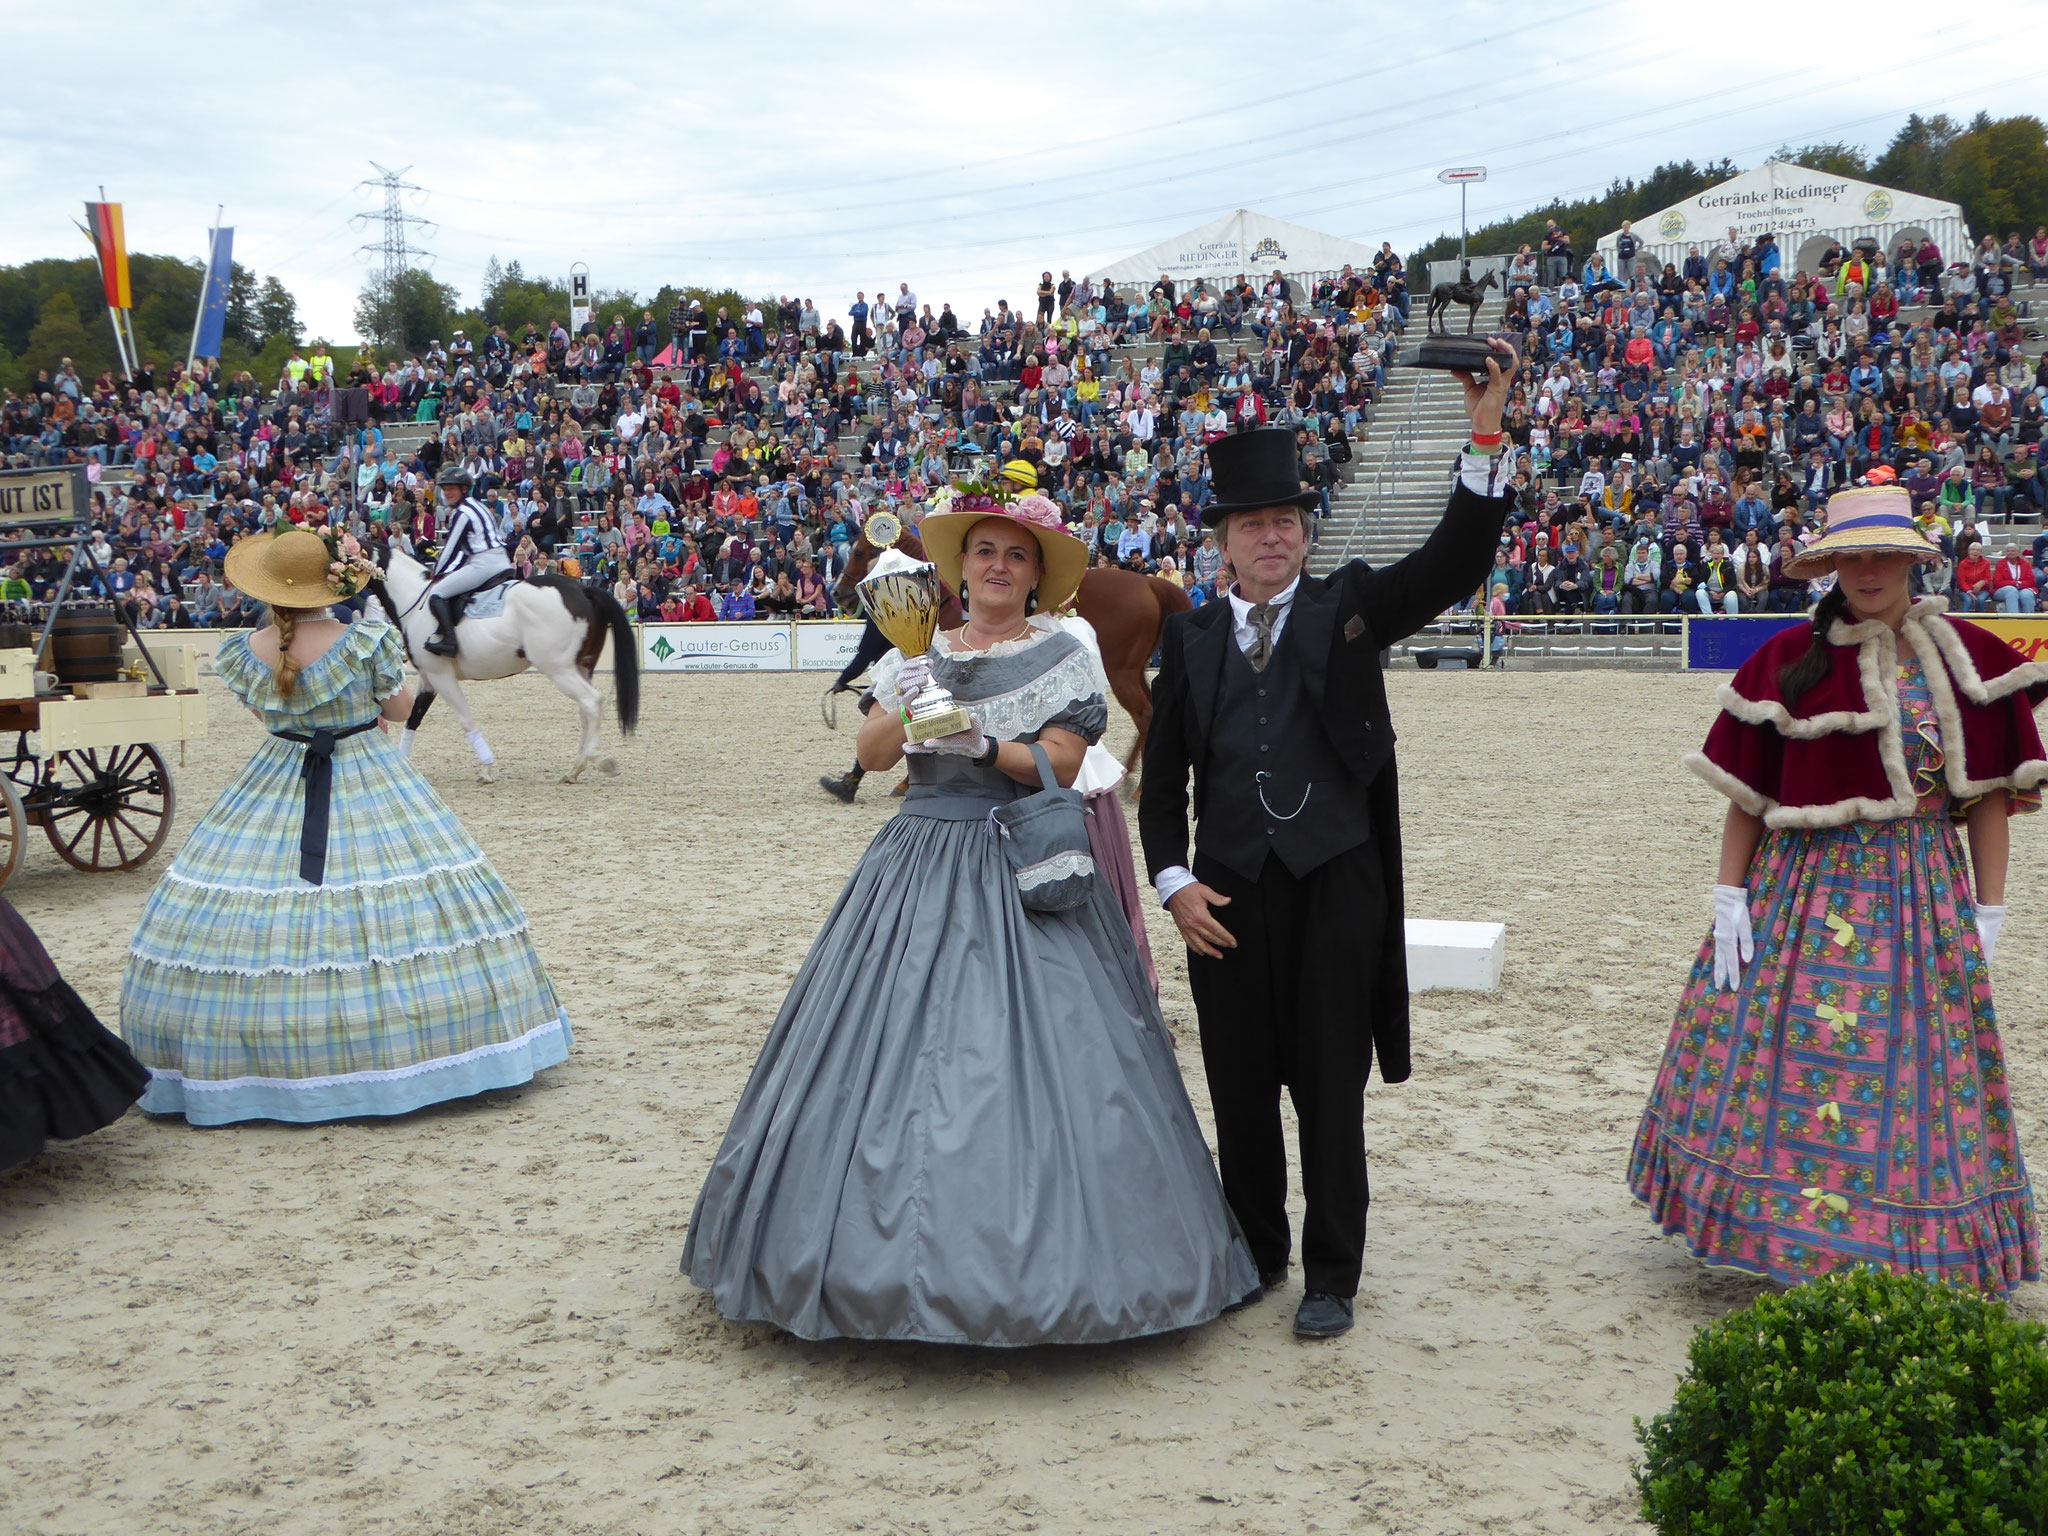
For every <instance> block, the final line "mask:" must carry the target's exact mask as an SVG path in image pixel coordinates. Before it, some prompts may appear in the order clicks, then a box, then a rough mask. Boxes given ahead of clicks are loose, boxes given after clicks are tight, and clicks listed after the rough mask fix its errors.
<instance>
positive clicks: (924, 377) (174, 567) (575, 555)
mask: <svg viewBox="0 0 2048 1536" xmlns="http://www.w3.org/2000/svg"><path fill="white" fill-rule="evenodd" d="M1407 308H1408V296H1407V291H1406V286H1405V274H1404V273H1403V271H1402V266H1401V262H1400V259H1399V258H1398V257H1397V256H1395V255H1394V253H1393V251H1392V249H1391V248H1390V247H1383V248H1382V252H1381V255H1380V257H1379V259H1378V260H1377V261H1376V262H1375V263H1373V265H1372V266H1371V267H1370V268H1369V269H1368V270H1364V271H1360V272H1353V271H1351V270H1350V269H1348V268H1347V269H1345V270H1344V271H1343V272H1341V273H1335V274H1322V275H1318V276H1316V277H1315V278H1314V279H1312V280H1309V281H1307V282H1304V281H1302V280H1295V281H1290V280H1289V279H1288V278H1286V277H1284V276H1283V275H1282V274H1280V273H1278V272H1274V273H1272V274H1270V275H1269V276H1267V277H1265V278H1263V279H1261V280H1258V281H1253V280H1250V279H1248V278H1245V277H1240V278H1237V279H1236V280H1234V281H1229V282H1217V283H1211V282H1195V283H1191V284H1190V283H1176V282H1174V281H1172V280H1171V279H1169V278H1166V277H1163V276H1162V277H1161V278H1160V279H1159V280H1158V281H1157V282H1156V283H1154V284H1152V285H1151V286H1150V287H1149V289H1147V290H1145V291H1142V292H1141V291H1135V290H1132V289H1129V288H1116V287H1112V286H1109V285H1097V284H1092V283H1089V282H1086V281H1081V282H1076V281H1075V280H1074V279H1072V278H1071V277H1070V276H1068V275H1066V274H1062V275H1061V277H1060V278H1059V279H1057V280H1055V279H1054V278H1053V276H1052V274H1051V272H1050V271H1047V272H1045V273H1044V274H1043V275H1042V276H1041V278H1040V279H1039V281H1038V282H1037V284H1036V293H1035V295H1034V299H1033V302H1032V303H1030V304H1029V305H1028V306H1026V305H1020V306H1018V307H1015V308H1013V307H1012V306H1011V305H1010V304H1009V303H1008V302H1007V301H1004V302H1001V303H999V304H997V305H996V306H994V307H993V308H990V309H984V310H983V311H982V313H981V314H980V316H979V317H977V318H975V319H972V320H969V321H965V322H963V321H962V320H961V319H960V318H959V316H958V315H956V313H955V312H954V310H953V309H952V307H951V306H950V305H948V304H944V303H942V304H940V305H939V307H938V311H937V313H934V312H933V308H932V306H931V304H930V303H929V302H925V301H921V300H920V299H919V298H918V296H917V294H916V293H914V292H913V291H912V289H911V288H910V286H909V285H908V284H907V283H899V284H898V285H897V288H896V292H895V293H893V294H887V295H884V294H882V293H880V292H877V293H876V294H875V295H874V297H873V298H872V299H870V298H869V296H868V295H867V294H866V293H861V294H859V295H857V296H856V297H855V298H854V299H853V301H852V302H851V304H850V305H848V307H847V310H846V313H845V315H844V317H843V319H844V323H843V324H842V317H841V316H838V315H824V314H821V312H820V311H819V309H818V308H817V306H816V305H815V304H813V303H812V301H810V300H808V299H781V300H778V301H777V302H776V303H774V304H761V305H752V306H749V307H747V308H746V309H744V310H741V311H739V312H737V313H732V312H728V311H726V310H723V309H721V310H718V311H716V312H713V313H710V314H707V313H705V311H704V310H703V308H702V307H701V306H700V305H697V304H695V303H683V304H678V305H677V306H676V308H675V310H674V311H673V312H671V313H670V314H669V315H668V316H667V317H666V324H662V323H659V322H657V321H656V319H655V317H654V316H653V315H651V314H649V313H646V312H644V311H643V312H642V314H641V315H640V316H639V318H638V320H637V322H636V321H635V320H634V319H633V318H631V317H629V316H627V315H624V314H621V315H616V316H613V317H610V318H609V319H607V320H603V321H601V322H599V323H594V324H592V325H591V326H589V327H587V328H586V331H585V333H584V334H583V335H580V336H572V335H571V334H570V333H569V330H568V327H567V326H566V325H565V324H561V323H556V324H554V325H552V326H551V327H549V328H548V330H547V331H545V332H542V331H540V330H539V329H538V328H532V327H529V328H528V329H527V331H526V333H525V334H522V335H520V336H517V337H514V336H511V335H509V334H507V333H506V332H505V330H504V329H503V328H502V327H494V328H493V329H491V330H490V331H489V333H488V334H486V335H484V336H482V337H474V338H473V337H467V336H464V335H463V334H462V333H460V332H457V333H455V334H454V335H453V336H452V337H451V338H450V339H448V340H447V341H445V342H443V341H441V340H439V339H436V340H434V341H433V342H432V343H431V344H430V345H428V346H426V347H424V348H422V349H420V350H419V351H418V352H417V353H416V354H410V355H406V356H402V357H390V358H386V359H380V358H378V357H377V356H376V355H375V354H374V353H373V351H372V350H371V349H368V348H366V349H364V350H363V352H362V353H360V354H359V355H358V357H357V359H356V361H355V362H354V364H353V365H352V366H347V367H345V368H343V369H342V370H341V371H340V373H339V374H338V375H337V369H336V365H335V361H334V359H333V358H332V357H331V356H328V355H326V354H325V353H324V352H322V351H320V350H318V349H315V350H313V351H312V352H311V354H310V355H305V356H302V355H300V354H299V353H294V354H293V355H292V357H291V359H290V361H289V362H288V363H287V365H286V367H285V369H284V371H283V373H282V374H281V376H280V377H279V378H278V379H277V380H275V381H261V380H257V379H254V378H251V377H250V376H249V375H248V374H246V373H243V374H239V375H237V376H234V377H227V376H224V375H223V374H222V372H221V371H220V370H219V369H218V368H217V367H213V366H211V365H209V364H207V363H206V362H205V361H204V360H202V361H201V362H200V363H199V364H198V365H197V366H195V367H193V368H191V369H184V368H177V367H173V368H170V369H168V370H166V371H165V373H164V374H163V376H162V377H156V376H152V375H150V374H148V373H145V374H144V375H142V376H140V377H138V378H135V379H132V380H117V379H115V378H112V377H102V378H100V379H97V380H93V381H87V380H84V379H81V378H80V377H79V376H78V375H77V374H76V372H75V371H73V370H72V369H71V368H70V367H69V365H68V363H67V364H66V366H65V367H64V368H62V369H60V370H59V372H58V373H57V375H55V376H54V377H49V378H43V379H39V380H38V381H37V385H36V387H35V389H33V390H32V391H31V392H30V393H29V395H27V396H22V397H16V396H12V395H10V396H9V397H8V398H7V400H6V401H5V402H4V405H0V439H4V445H5V449H6V455H7V458H8V462H10V463H16V464H25V465H61V464H66V463H83V464H84V465H86V466H87V468H88V471H89V473H90V474H91V475H92V477H93V479H94V482H95V485H96V487H97V489H96V492H95V496H94V505H95V513H96V523H97V524H98V527H99V533H98V535H97V536H96V543H97V547H98V552H99V554H100V556H101V557H102V563H103V566H104V569H105V572H106V574H105V576H104V577H103V578H102V579H101V580H100V581H99V582H98V583H97V585H98V587H99V588H100V593H101V595H104V596H107V597H111V598H114V599H117V600H119V601H121V602H123V603H126V604H131V605H133V611H134V612H135V613H136V615H137V617H138V618H139V619H140V621H141V622H143V623H145V624H150V625H159V624H168V625H173V626H181V625H185V624H200V625H207V624H236V623H246V622H250V621H251V619H252V614H251V611H250V609H249V607H248V605H246V604H245V603H243V602H242V600H241V599H240V598H239V597H237V596H236V595H234V594H232V593H229V592H226V591H224V590H223V588H222V586H221V582H220V571H221V561H222V558H223V557H224V555H225V553H226V549H227V547H228V546H229V545H230V544H231V543H232V542H233V541H234V540H235V539H236V538H239V537H245V536H248V535H250V534H253V533H257V532H260V531H263V530H265V529H268V528H270V527H273V526H274V525H275V524H276V522H277V520H278V519H280V518H286V519H290V520H291V521H293V522H303V523H311V524H313V525H316V526H318V525H324V524H330V523H331V524H333V525H336V526H345V527H347V528H348V529H350V530H352V531H354V532H356V533H357V534H359V535H360V536H362V537H363V538H364V540H365V541H366V542H367V543H368V544H369V545H370V546H371V549H372V553H373V555H380V554H381V553H382V551H383V550H384V549H385V548H386V547H387V546H389V545H391V544H394V543H395V544H397V545H398V546H399V547H401V548H406V549H408V550H409V551H411V552H414V553H419V554H425V553H428V552H430V551H431V549H432V547H433V545H434V539H435V534H436V532H437V527H438V525H439V524H440V523H441V522H442V521H444V520H445V509H443V508H441V507H439V506H437V504H436V499H435V495H434V490H433V486H434V482H435V479H436V476H437V474H438V473H439V472H440V471H441V470H442V469H443V468H444V467H446V466H449V465H459V466H461V467H463V468H465V469H467V470H468V471H469V472H470V474H471V475H472V477H473V480H474V485H475V492H476V494H477V495H478V496H479V497H480V498H481V499H482V500H483V501H484V502H485V504H486V505H487V506H488V507H489V508H490V510H491V511H492V513H493V515H494V516H496V517H497V518H498V520H499V528H500V532H501V534H502V536H503V538H504V540H505V543H506V546H507V548H508V549H509V550H510V551H511V552H512V554H513V559H514V562H515V564H516V565H517V566H518V568H519V569H520V570H521V571H522V572H526V573H544V572H550V571H554V572H561V573H564V574H568V575H572V576H575V577H579V578H580V579H582V580H584V581H586V582H590V583H593V584H596V583H602V584H605V585H607V586H609V587H611V588H612V589H613V590H614V591H615V592H616V593H617V595H619V596H620V598H621V599H622V600H623V601H625V603H626V604H627V606H628V609H629V611H631V612H633V613H635V614H637V615H638V616H639V617H640V618H641V619H643V620H655V619H664V618H666V619H683V620H689V619H704V618H722V619H742V618H757V617H774V616H789V617H796V618H803V617H814V616H815V617H823V616H827V615H829V614H830V613H832V612H833V611H834V604H833V603H832V601H831V598H830V596H829V590H830V588H831V586H832V584H833V583H834V582H835V581H836V579H837V577H838V576H839V574H840V572H841V571H842V570H843V569H844V567H845V565H846V562H847V559H848V554H849V547H850V545H851V543H852V541H853V540H854V539H855V538H856V537H857V535H858V531H859V528H860V526H861V524H862V523H863V522H864V520H865V518H866V517H867V516H868V515H869V514H870V513H871V512H873V511H875V510H877V509H881V508H888V509H891V510H895V511H898V512H900V513H902V514H904V515H905V516H906V517H907V518H908V520H910V521H913V522H914V521H915V519H916V517H917V515H918V512H919V511H920V510H921V508H922V505H923V504H924V502H925V500H926V498H927V497H929V496H930V495H931V494H932V493H933V492H934V491H936V490H937V489H938V488H939V487H940V486H941V485H943V484H946V483H948V481H949V480H954V479H958V478H960V477H963V476H966V475H970V474H972V473H973V472H974V471H975V468H976V466H978V465H983V464H987V465H1000V464H1004V463H1007V462H1009V461H1011V460H1013V459H1024V460H1026V461H1029V462H1030V463H1032V464H1033V465H1034V466H1035V467H1036V469H1037V472H1038V475H1039V480H1040V485H1041V488H1042V489H1043V490H1044V491H1045V493H1046V494H1047V495H1049V496H1051V497H1052V498H1053V499H1054V500H1055V501H1057V502H1058V503H1059V504H1060V505H1061V506H1062V507H1063V508H1064V509H1065V511H1066V514H1067V516H1068V518H1069V520H1070V522H1071V524H1072V525H1073V526H1074V527H1075V529H1076V531H1078V532H1080V533H1081V534H1082V535H1083V536H1084V537H1086V538H1087V539H1088V540H1089V541H1090V543H1091V544H1092V545H1093V546H1094V549H1095V558H1096V559H1097V560H1098V561H1099V562H1101V563H1104V564H1118V565H1125V566H1129V567H1132V568H1135V569H1142V570H1146V571H1148V572H1153V573H1157V574H1162V575H1165V576H1167V577H1169V578H1170V579H1173V580H1175V581H1178V582H1181V583H1182V584H1184V585H1187V586H1189V587H1190V588H1191V589H1192V590H1193V591H1194V594H1195V596H1196V597H1197V599H1198V600H1201V599H1206V598H1208V597H1210V596H1213V593H1214V582H1215V576H1216V570H1217V567H1218V565H1219V563H1220V557H1219V556H1218V554H1217V552H1216V549H1215V545H1214V542H1213V540H1209V539H1207V538H1205V536H1204V534H1203V533H1202V509H1203V508H1204V506H1205V505H1206V504H1207V503H1208V501H1209V500H1210V494H1209V476H1208V466H1207V458H1206V453H1205V445H1206V444H1207V443H1209V442H1210V441H1213V440H1214V439H1215V438H1216V437H1217V436H1219V435H1220V434H1223V433H1225V432H1228V431H1231V430H1232V429H1233V428H1236V427H1239V426H1243V425H1248V424H1270V423H1278V424H1282V425H1287V426H1291V427H1293V428H1295V429H1296V431H1297V433H1298V434H1299V440H1300V444H1301V460H1302V462H1301V473H1302V478H1303V482H1304V485H1305V486H1308V487H1312V488H1317V489H1322V490H1323V491H1324V492H1325V509H1326V510H1327V505H1328V489H1329V487H1330V486H1331V485H1332V484H1334V483H1335V481H1336V479H1337V477H1338V476H1339V475H1341V474H1342V472H1343V470H1342V466H1343V465H1344V464H1345V463H1347V462H1348V461H1349V460H1350V458H1351V449H1352V443H1353V442H1354V440H1355V439H1356V438H1357V437H1358V436H1360V435H1361V434H1362V433H1363V431H1364V426H1365V422H1366V420H1367V418H1368V416H1369V414H1370V412H1371V409H1372V406H1373V404H1374V402H1375V401H1376V400H1377V398H1378V396H1379V393H1380V390H1381V387H1382V385H1383V383H1384V378H1385V369H1386V366H1387V362H1388V360H1389V359H1390V357H1391V343H1392V341H1393V339H1394V337H1395V336H1396V335H1397V334H1398V332H1399V330H1400V328H1401V327H1402V325H1403V324H1404V323H1405V320H1406V314H1407ZM61 563H62V562H61V560H60V559H59V558H58V557H57V556H56V555H53V554H50V553H48V552H44V553H42V554H39V555H36V556H33V557H30V558H28V559H26V560H24V561H23V562H22V563H21V564H20V565H19V566H18V567H17V568H16V569H15V570H14V571H13V572H12V573H11V580H13V581H14V582H16V583H21V584H25V586H26V588H27V589H28V590H29V591H30V592H31V593H32V594H33V595H34V596H36V597H38V598H40V597H43V596H45V595H47V592H48V590H49V589H50V587H51V585H52V583H53V581H54V580H55V579H56V573H57V571H58V570H59V569H60V568H61Z"/></svg>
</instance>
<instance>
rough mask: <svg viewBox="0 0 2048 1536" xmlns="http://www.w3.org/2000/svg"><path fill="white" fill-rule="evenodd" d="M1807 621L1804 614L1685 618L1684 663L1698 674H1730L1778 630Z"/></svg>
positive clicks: (1757, 614)
mask: <svg viewBox="0 0 2048 1536" xmlns="http://www.w3.org/2000/svg"><path fill="white" fill-rule="evenodd" d="M1806 622H1807V619H1806V615H1805V614H1803V613H1745V614H1741V615H1739V616H1726V615H1724V616H1722V617H1720V618H1713V619H1710V618H1705V617H1700V618H1694V619H1688V620H1687V621H1686V625H1685V664H1686V665H1687V666H1688V667H1690V668H1692V669H1693V670H1694V671H1697V672H1733V671H1734V670H1735V669H1736V668H1737V667H1739V666H1741V665H1742V664H1743V663H1744V662H1745V661H1747V660H1749V658H1750V657H1752V656H1754V655H1755V654H1756V653H1757V652H1758V651H1760V650H1761V649H1763V647H1764V645H1765V643H1766V642H1767V641H1769V639H1770V638H1771V636H1773V635H1775V634H1776V633H1778V631H1779V630H1781V629H1791V628H1794V627H1796V626H1797V625H1800V624H1804V623H1806Z"/></svg>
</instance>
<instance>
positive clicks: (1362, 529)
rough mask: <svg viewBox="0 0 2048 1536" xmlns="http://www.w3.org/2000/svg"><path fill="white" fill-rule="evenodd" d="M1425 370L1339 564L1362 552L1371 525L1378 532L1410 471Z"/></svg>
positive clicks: (1418, 374) (1383, 456)
mask: <svg viewBox="0 0 2048 1536" xmlns="http://www.w3.org/2000/svg"><path fill="white" fill-rule="evenodd" d="M1422 381H1423V370H1422V369H1420V368H1418V369H1416V370H1415V387H1414V388H1413V389H1412V390H1410V391H1409V394H1408V409H1407V411H1406V412H1405V413H1404V414H1403V416H1402V419H1401V423H1400V425H1399V426H1397V427H1396V428H1395V429H1394V440H1393V441H1392V442H1390V443H1388V444H1387V447H1386V451H1385V452H1384V453H1382V454H1381V455H1380V462H1379V468H1377V469H1376V470H1374V471H1373V476H1372V489H1371V490H1370V491H1369V492H1368V493H1367V495H1366V503H1365V505H1364V506H1363V507H1361V508H1360V509H1359V512H1358V517H1357V518H1356V520H1355V521H1353V523H1352V524H1351V531H1350V532H1349V533H1348V534H1346V535H1345V536H1344V547H1343V548H1342V549H1341V550H1339V551H1338V552H1337V564H1338V565H1340V566H1342V565H1348V564H1349V563H1350V562H1351V561H1352V560H1354V559H1356V558H1357V557H1358V555H1359V554H1360V553H1362V552H1363V551H1362V548H1361V545H1362V542H1363V540H1364V538H1365V536H1366V530H1367V526H1368V524H1370V525H1371V527H1372V530H1373V531H1374V532H1375V533H1377V532H1378V531H1379V529H1380V524H1381V520H1382V519H1383V518H1384V517H1385V515H1386V503H1387V492H1388V490H1389V488H1391V487H1393V486H1396V485H1399V484H1400V483H1401V480H1402V478H1403V476H1405V475H1406V473H1407V470H1408V458H1409V455H1410V453H1411V452H1412V451H1413V449H1414V446H1415V420H1416V417H1417V415H1418V414H1420V410H1421V406H1422Z"/></svg>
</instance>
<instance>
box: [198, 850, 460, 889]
mask: <svg viewBox="0 0 2048 1536" xmlns="http://www.w3.org/2000/svg"><path fill="white" fill-rule="evenodd" d="M484 862H485V859H484V856H483V855H482V854H478V855H477V856H476V857H475V858H473V859H464V860H463V861H462V862H461V863H459V864H435V865H432V866H430V867H428V868H426V869H423V870H420V871H418V872H417V873H415V874H410V875H393V876H392V877H391V878H390V879H388V880H339V881H336V880H329V881H325V882H323V883H322V884H320V885H305V884H299V885H230V884H228V883H227V882H225V881H220V880H195V879H193V878H192V877H191V876H190V875H181V874H179V873H178V870H177V867H176V866H175V865H174V866H172V867H171V868H170V869H167V870H165V871H164V878H165V879H166V880H170V881H174V882H175V883H177V884H179V885H184V886H190V887H191V888H192V889H193V890H196V891H222V892H225V893H226V894H228V895H231V896H318V895H320V894H321V893H322V892H323V891H369V890H385V889H388V888H389V887H391V886H394V885H412V884H415V883H417V882H418V881H421V880H430V879H432V878H433V877H434V876H435V875H452V874H457V873H460V872H461V871H462V870H465V869H475V868H476V867H477V866H478V865H480V864H482V863H484Z"/></svg>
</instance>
